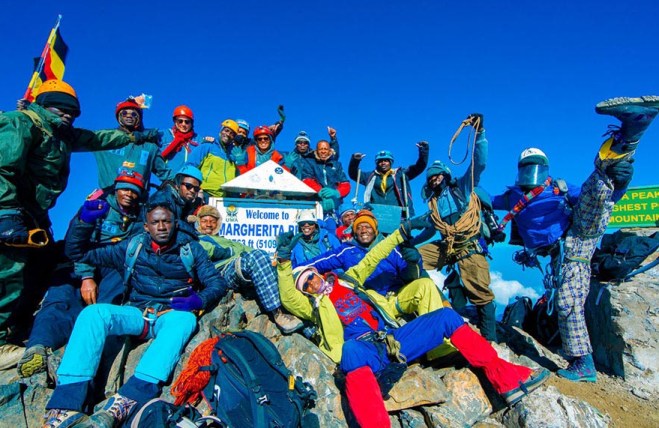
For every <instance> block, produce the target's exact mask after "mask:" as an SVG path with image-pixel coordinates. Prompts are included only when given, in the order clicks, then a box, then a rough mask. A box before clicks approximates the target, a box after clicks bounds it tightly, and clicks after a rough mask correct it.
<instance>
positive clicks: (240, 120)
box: [236, 119, 249, 134]
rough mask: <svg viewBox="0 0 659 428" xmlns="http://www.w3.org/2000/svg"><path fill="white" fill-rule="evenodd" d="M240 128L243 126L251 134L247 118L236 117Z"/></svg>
mask: <svg viewBox="0 0 659 428" xmlns="http://www.w3.org/2000/svg"><path fill="white" fill-rule="evenodd" d="M236 123H237V124H238V127H239V128H243V129H244V130H245V131H247V133H248V134H249V123H248V122H247V121H246V120H245V119H236Z"/></svg>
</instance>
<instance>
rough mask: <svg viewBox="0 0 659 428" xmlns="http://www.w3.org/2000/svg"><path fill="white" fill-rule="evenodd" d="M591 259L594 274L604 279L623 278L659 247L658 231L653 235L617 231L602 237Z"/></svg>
mask: <svg viewBox="0 0 659 428" xmlns="http://www.w3.org/2000/svg"><path fill="white" fill-rule="evenodd" d="M600 247H601V248H600V249H596V250H595V254H594V255H593V258H592V259H591V268H592V273H593V276H595V277H597V279H600V280H602V281H612V280H623V279H625V277H627V276H628V275H629V274H630V273H632V271H633V270H634V269H636V268H637V267H639V266H640V265H641V264H642V263H643V260H645V259H646V258H647V257H648V256H649V255H650V254H652V253H654V252H655V251H657V249H659V236H658V235H657V232H655V233H654V234H652V235H651V236H638V235H636V234H634V233H629V232H622V231H620V230H619V231H617V232H615V233H613V234H607V235H604V236H603V237H602V244H601V246H600Z"/></svg>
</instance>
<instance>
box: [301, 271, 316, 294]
mask: <svg viewBox="0 0 659 428" xmlns="http://www.w3.org/2000/svg"><path fill="white" fill-rule="evenodd" d="M313 277H314V275H309V278H308V279H307V280H306V281H305V282H304V284H302V291H304V292H305V293H307V292H308V291H309V287H311V280H312V279H313Z"/></svg>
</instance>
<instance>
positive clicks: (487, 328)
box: [476, 302, 497, 342]
mask: <svg viewBox="0 0 659 428" xmlns="http://www.w3.org/2000/svg"><path fill="white" fill-rule="evenodd" d="M495 308H496V306H495V304H494V302H490V303H487V304H485V305H480V306H476V310H477V311H478V328H479V329H480V331H481V336H483V337H484V338H485V339H487V340H489V341H490V342H496V341H497V320H496V318H495V315H494V312H495Z"/></svg>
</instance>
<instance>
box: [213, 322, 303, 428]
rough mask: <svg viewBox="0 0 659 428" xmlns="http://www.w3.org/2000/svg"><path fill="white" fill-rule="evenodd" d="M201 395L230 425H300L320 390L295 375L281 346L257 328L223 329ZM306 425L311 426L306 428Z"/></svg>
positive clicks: (217, 414)
mask: <svg viewBox="0 0 659 428" xmlns="http://www.w3.org/2000/svg"><path fill="white" fill-rule="evenodd" d="M200 369H201V370H204V369H205V370H210V371H211V378H210V382H208V385H206V387H205V388H204V390H203V392H202V395H203V397H204V399H205V400H206V401H208V403H209V405H210V406H211V407H212V409H213V411H214V413H215V415H216V416H217V417H218V418H220V419H221V420H222V421H223V422H224V423H226V425H227V426H229V427H264V428H265V427H299V426H301V424H302V419H303V417H304V416H305V413H306V410H307V409H310V408H312V407H313V406H314V404H315V402H314V400H315V398H316V392H315V391H314V390H313V388H312V387H311V385H309V384H308V383H306V382H303V381H302V378H301V377H299V376H298V377H294V376H293V375H292V373H291V371H290V370H288V368H286V366H285V365H284V362H283V361H282V359H281V355H280V354H279V351H277V348H275V346H274V345H273V344H272V342H270V341H269V340H268V339H266V338H265V337H263V336H262V335H261V334H259V333H256V332H252V331H247V330H245V331H240V332H231V333H222V334H221V335H220V336H219V340H218V341H217V343H216V344H215V347H214V348H213V353H212V355H211V365H210V366H208V367H202V368H200ZM305 428H306V427H305Z"/></svg>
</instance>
